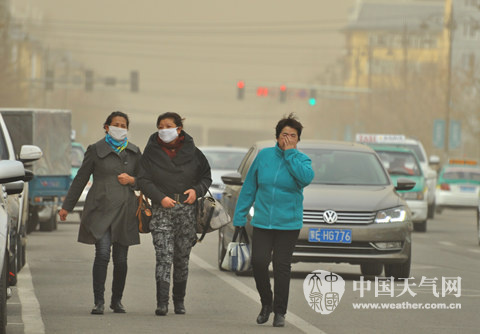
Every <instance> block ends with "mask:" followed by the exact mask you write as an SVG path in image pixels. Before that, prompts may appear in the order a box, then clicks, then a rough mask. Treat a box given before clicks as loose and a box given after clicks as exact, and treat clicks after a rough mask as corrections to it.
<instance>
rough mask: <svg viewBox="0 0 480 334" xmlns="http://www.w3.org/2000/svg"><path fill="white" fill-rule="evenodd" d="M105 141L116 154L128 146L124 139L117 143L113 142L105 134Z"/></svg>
mask: <svg viewBox="0 0 480 334" xmlns="http://www.w3.org/2000/svg"><path fill="white" fill-rule="evenodd" d="M105 141H106V142H107V144H108V145H110V146H111V147H112V148H113V150H114V151H115V152H117V153H120V152H122V151H123V150H124V149H125V148H126V147H127V145H128V139H127V138H125V139H124V140H121V141H118V140H115V139H114V138H113V137H112V136H110V134H108V133H107V135H106V136H105Z"/></svg>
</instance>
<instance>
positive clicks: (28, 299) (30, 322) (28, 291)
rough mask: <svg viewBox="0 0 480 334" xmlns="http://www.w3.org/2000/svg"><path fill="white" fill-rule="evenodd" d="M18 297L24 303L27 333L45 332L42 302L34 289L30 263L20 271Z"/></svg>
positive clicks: (25, 331) (38, 333)
mask: <svg viewBox="0 0 480 334" xmlns="http://www.w3.org/2000/svg"><path fill="white" fill-rule="evenodd" d="M17 279H18V288H17V293H18V298H19V299H20V303H21V304H22V321H23V324H24V333H25V334H45V325H44V324H43V320H42V314H41V313H40V303H39V302H38V299H37V296H36V295H35V290H34V289H33V282H32V274H31V273H30V267H29V266H28V263H26V264H25V266H24V267H23V268H22V271H20V272H19V273H18V276H17Z"/></svg>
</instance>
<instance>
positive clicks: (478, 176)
mask: <svg viewBox="0 0 480 334" xmlns="http://www.w3.org/2000/svg"><path fill="white" fill-rule="evenodd" d="M443 178H444V179H445V180H471V181H480V169H467V168H465V169H460V168H452V169H447V170H445V172H444V173H443Z"/></svg>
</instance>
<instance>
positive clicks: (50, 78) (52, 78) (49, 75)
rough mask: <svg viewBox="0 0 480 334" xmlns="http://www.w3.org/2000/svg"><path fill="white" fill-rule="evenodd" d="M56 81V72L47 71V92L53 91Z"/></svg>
mask: <svg viewBox="0 0 480 334" xmlns="http://www.w3.org/2000/svg"><path fill="white" fill-rule="evenodd" d="M54 81H55V72H54V71H53V70H46V71H45V90H53V83H54Z"/></svg>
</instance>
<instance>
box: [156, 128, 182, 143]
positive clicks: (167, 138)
mask: <svg viewBox="0 0 480 334" xmlns="http://www.w3.org/2000/svg"><path fill="white" fill-rule="evenodd" d="M158 137H159V138H160V139H161V140H162V141H163V142H164V143H167V144H168V143H171V142H172V141H174V140H175V139H177V137H178V133H177V128H170V129H161V130H158Z"/></svg>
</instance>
